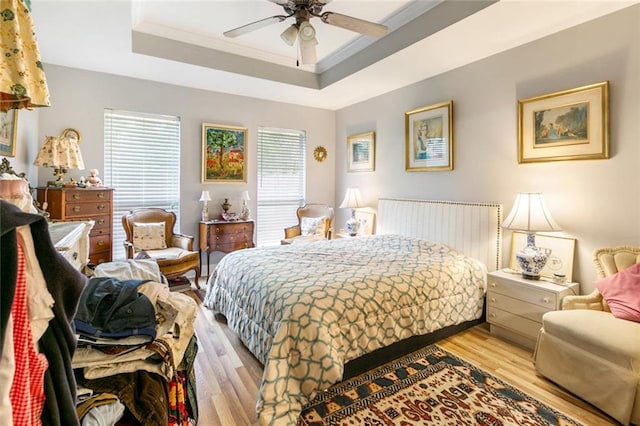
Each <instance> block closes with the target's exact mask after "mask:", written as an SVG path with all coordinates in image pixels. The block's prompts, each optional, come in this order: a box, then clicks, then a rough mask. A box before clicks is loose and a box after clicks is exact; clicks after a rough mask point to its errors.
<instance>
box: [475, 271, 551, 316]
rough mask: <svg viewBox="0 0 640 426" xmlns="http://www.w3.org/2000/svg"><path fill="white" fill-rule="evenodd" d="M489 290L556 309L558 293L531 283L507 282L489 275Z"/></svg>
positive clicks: (548, 308)
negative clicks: (527, 284) (525, 284)
mask: <svg viewBox="0 0 640 426" xmlns="http://www.w3.org/2000/svg"><path fill="white" fill-rule="evenodd" d="M488 291H489V292H491V293H497V294H502V295H505V296H509V297H512V298H514V299H519V300H522V301H525V302H528V303H534V304H536V305H538V306H542V307H544V308H546V309H547V310H551V309H556V306H557V297H558V294H557V293H556V292H552V291H547V290H544V289H541V288H536V287H534V286H531V285H529V286H524V285H520V284H518V283H514V282H509V283H505V282H503V281H501V280H498V279H495V278H493V277H491V276H490V277H489V287H488Z"/></svg>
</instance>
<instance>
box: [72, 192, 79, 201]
mask: <svg viewBox="0 0 640 426" xmlns="http://www.w3.org/2000/svg"><path fill="white" fill-rule="evenodd" d="M78 198H80V194H78V193H77V192H76V193H75V194H73V199H74V200H77V199H78Z"/></svg>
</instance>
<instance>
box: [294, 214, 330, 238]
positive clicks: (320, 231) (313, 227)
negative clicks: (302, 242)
mask: <svg viewBox="0 0 640 426" xmlns="http://www.w3.org/2000/svg"><path fill="white" fill-rule="evenodd" d="M324 220H325V217H324V216H321V217H304V216H303V217H302V219H301V220H300V232H301V234H302V235H305V236H306V235H321V236H324Z"/></svg>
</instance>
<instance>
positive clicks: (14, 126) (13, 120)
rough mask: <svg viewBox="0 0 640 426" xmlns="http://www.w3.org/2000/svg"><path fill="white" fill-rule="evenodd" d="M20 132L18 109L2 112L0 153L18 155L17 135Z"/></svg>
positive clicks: (0, 113) (0, 119)
mask: <svg viewBox="0 0 640 426" xmlns="http://www.w3.org/2000/svg"><path fill="white" fill-rule="evenodd" d="M17 134H18V110H16V109H10V110H9V111H7V112H0V155H3V156H5V157H15V156H16V137H17Z"/></svg>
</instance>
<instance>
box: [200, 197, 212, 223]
mask: <svg viewBox="0 0 640 426" xmlns="http://www.w3.org/2000/svg"><path fill="white" fill-rule="evenodd" d="M200 201H202V220H203V221H205V220H209V201H211V194H209V191H202V194H200Z"/></svg>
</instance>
